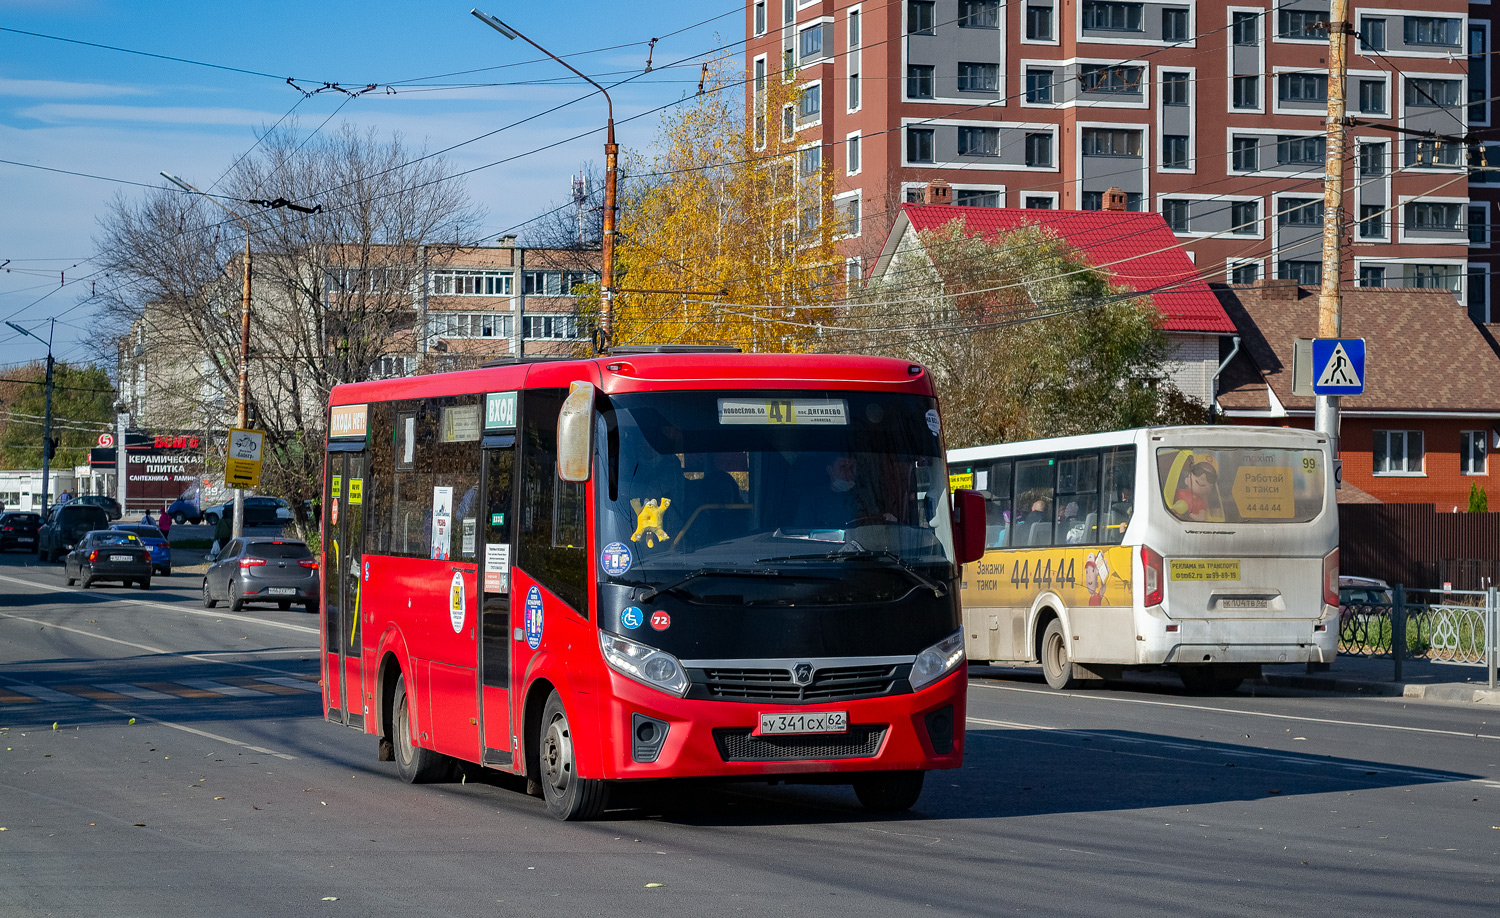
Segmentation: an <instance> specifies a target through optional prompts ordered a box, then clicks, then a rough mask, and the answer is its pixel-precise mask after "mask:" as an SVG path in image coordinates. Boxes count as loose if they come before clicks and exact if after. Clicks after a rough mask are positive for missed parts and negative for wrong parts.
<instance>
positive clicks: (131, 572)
mask: <svg viewBox="0 0 1500 918" xmlns="http://www.w3.org/2000/svg"><path fill="white" fill-rule="evenodd" d="M63 565H64V574H66V576H67V578H68V586H72V585H73V582H74V581H75V580H76V581H78V582H79V585H80V586H82V587H83V588H84V589H85V590H86V589H88V588H89V587H91V586H93V585H94V583H95V582H96V581H99V580H118V581H120V582H121V585H123V586H130V585H131V584H132V583H134V584H136V585H137V586H139V587H140V588H141V589H143V590H149V589H151V555H150V553H149V552H148V551H147V550H146V546H144V545H142V544H141V540H140V539H139V538H137V537H136V536H135V534H134V533H131V532H121V531H119V530H118V529H99V530H95V531H93V532H88V533H85V534H84V536H83V538H82V539H80V540H79V541H78V545H77V546H76V547H75V548H74V549H73V550H72V551H70V552H68V556H67V557H66V558H64V559H63Z"/></svg>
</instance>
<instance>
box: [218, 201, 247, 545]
mask: <svg viewBox="0 0 1500 918" xmlns="http://www.w3.org/2000/svg"><path fill="white" fill-rule="evenodd" d="M221 206H222V205H221ZM225 209H226V210H227V209H228V208H225ZM231 213H233V211H231ZM235 216H236V217H239V214H235ZM240 222H241V223H243V224H244V225H245V276H244V281H243V283H242V284H241V289H240V410H239V414H238V415H237V416H236V419H237V423H236V426H237V427H239V428H241V429H244V428H245V427H248V426H249V424H250V224H249V223H248V222H246V220H245V218H244V217H240ZM244 529H245V489H244V488H235V489H234V535H233V536H232V538H236V539H238V538H239V537H240V536H241V535H243V534H244Z"/></svg>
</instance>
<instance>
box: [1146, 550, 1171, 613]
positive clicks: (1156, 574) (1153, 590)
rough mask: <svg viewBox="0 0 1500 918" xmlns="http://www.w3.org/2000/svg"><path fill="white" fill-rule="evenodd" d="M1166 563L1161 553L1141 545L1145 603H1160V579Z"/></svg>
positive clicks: (1155, 604)
mask: <svg viewBox="0 0 1500 918" xmlns="http://www.w3.org/2000/svg"><path fill="white" fill-rule="evenodd" d="M1165 568H1166V564H1165V563H1164V562H1163V561H1162V558H1161V555H1158V554H1157V553H1156V552H1154V551H1152V550H1151V549H1149V548H1147V547H1146V546H1144V545H1142V546H1141V570H1143V571H1144V572H1145V574H1146V605H1148V606H1159V605H1161V598H1162V596H1161V594H1162V579H1163V573H1164V571H1165Z"/></svg>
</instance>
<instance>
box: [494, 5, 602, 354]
mask: <svg viewBox="0 0 1500 918" xmlns="http://www.w3.org/2000/svg"><path fill="white" fill-rule="evenodd" d="M469 12H470V13H471V14H473V16H474V18H476V19H478V20H479V21H480V22H482V23H484V24H485V25H487V26H489V27H490V28H492V29H494V30H495V31H496V32H499V33H500V34H501V35H504V36H505V37H506V38H509V39H511V40H515V39H517V38H519V39H521V40H522V41H524V42H526V43H527V44H528V45H531V46H532V47H533V48H535V49H537V50H538V51H540V52H542V53H543V54H545V55H547V56H548V57H550V58H552V59H553V60H554V61H557V62H558V63H559V64H562V65H563V66H564V67H566V68H568V69H569V70H571V71H573V72H574V73H575V74H577V75H578V76H579V77H580V78H581V79H582V80H584V82H586V83H588V84H589V85H590V86H592V87H594V88H595V89H597V90H599V92H600V93H602V94H603V95H604V102H605V105H606V106H608V110H609V122H608V125H607V126H606V132H605V137H604V239H603V250H604V251H603V253H602V254H601V257H600V261H601V264H600V266H599V268H600V274H601V275H602V276H601V278H600V281H599V332H598V335H597V336H596V338H595V342H594V348H595V350H598V351H600V352H603V351H605V350H606V349H608V348H609V346H610V342H611V340H612V338H613V335H614V296H615V175H616V166H617V165H618V164H619V159H620V146H619V144H617V143H615V103H614V100H613V99H611V98H610V97H609V91H608V90H606V89H605V88H604V87H603V86H600V85H599V84H598V83H595V82H594V81H593V80H591V79H589V78H588V76H586V75H585V74H584V73H583V72H582V71H580V70H579V69H578V68H576V67H574V66H573V65H572V64H570V63H568V62H567V61H565V60H563V59H562V58H560V57H558V56H557V55H556V54H553V53H552V52H551V51H548V50H547V49H546V48H543V47H542V46H541V45H539V44H537V43H536V42H534V41H532V40H531V39H529V38H527V37H526V36H525V35H522V34H521V33H520V32H519V31H517V30H516V29H514V28H511V27H510V26H508V25H506V24H505V23H503V22H501V21H500V20H498V19H496V18H495V17H494V16H491V15H489V14H488V13H481V12H480V11H479V10H476V9H471V10H469Z"/></svg>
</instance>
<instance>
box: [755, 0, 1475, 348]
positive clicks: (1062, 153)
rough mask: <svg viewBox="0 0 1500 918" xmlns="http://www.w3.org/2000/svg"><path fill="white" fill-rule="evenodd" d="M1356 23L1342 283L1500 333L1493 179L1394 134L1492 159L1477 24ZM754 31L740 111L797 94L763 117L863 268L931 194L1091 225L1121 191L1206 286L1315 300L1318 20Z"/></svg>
mask: <svg viewBox="0 0 1500 918" xmlns="http://www.w3.org/2000/svg"><path fill="white" fill-rule="evenodd" d="M1350 5H1351V17H1352V18H1353V20H1354V23H1355V26H1356V28H1357V29H1358V30H1359V32H1360V36H1361V37H1359V38H1355V39H1351V52H1350V58H1349V82H1348V111H1349V114H1350V116H1351V117H1353V118H1355V119H1356V122H1357V123H1356V124H1355V125H1354V126H1352V127H1351V128H1350V130H1349V142H1350V156H1349V168H1348V171H1347V173H1346V180H1347V186H1348V188H1349V192H1348V198H1347V201H1346V205H1345V206H1346V208H1347V212H1348V214H1349V219H1350V234H1349V237H1348V242H1349V245H1348V246H1347V248H1346V250H1345V251H1346V259H1347V261H1346V266H1345V270H1344V276H1345V278H1346V280H1347V281H1348V282H1351V283H1357V284H1360V285H1363V286H1390V287H1424V288H1446V289H1449V290H1452V291H1453V292H1454V294H1455V295H1456V296H1458V297H1459V298H1460V301H1461V302H1467V304H1468V307H1469V311H1470V314H1471V315H1473V316H1474V317H1475V318H1476V319H1477V320H1479V321H1481V322H1483V321H1491V320H1493V319H1495V318H1500V316H1497V315H1495V313H1494V312H1492V310H1491V307H1490V296H1489V286H1490V285H1489V273H1490V271H1491V267H1492V263H1493V261H1494V257H1495V256H1494V255H1492V254H1491V253H1492V252H1493V251H1494V250H1493V249H1491V247H1490V225H1491V223H1492V222H1493V220H1492V218H1493V216H1494V213H1495V206H1496V204H1500V181H1497V182H1495V183H1493V184H1492V183H1491V182H1489V181H1486V179H1487V178H1489V176H1488V175H1487V174H1485V173H1481V172H1476V173H1475V174H1473V175H1472V176H1470V175H1469V174H1468V172H1469V166H1468V156H1469V153H1470V151H1469V150H1466V149H1465V146H1464V143H1462V142H1454V141H1451V140H1444V139H1433V138H1425V137H1422V136H1420V135H1414V134H1406V133H1400V132H1397V131H1394V130H1391V129H1390V128H1392V127H1399V128H1407V129H1413V130H1426V131H1433V132H1436V133H1438V134H1441V135H1445V136H1452V137H1464V136H1472V138H1473V139H1474V142H1475V143H1474V147H1473V148H1472V149H1473V150H1475V151H1480V152H1483V151H1488V150H1489V144H1490V143H1491V141H1489V140H1488V135H1487V133H1486V132H1488V131H1489V130H1490V127H1489V124H1490V118H1491V112H1492V110H1493V108H1494V107H1493V106H1492V105H1491V103H1490V101H1489V98H1488V97H1489V95H1490V87H1491V86H1493V85H1494V84H1495V83H1496V80H1495V79H1494V78H1493V76H1494V71H1495V67H1496V64H1495V55H1493V54H1491V53H1490V52H1491V50H1492V42H1491V36H1490V23H1489V16H1490V8H1491V7H1490V4H1489V3H1475V4H1472V5H1471V4H1468V3H1463V2H1459V0H1429V2H1427V3H1424V4H1421V5H1417V4H1411V5H1410V6H1403V5H1402V4H1400V3H1396V4H1373V3H1362V2H1358V0H1353V2H1351V4H1350ZM746 18H747V34H748V36H749V40H748V42H747V64H748V67H749V70H750V72H751V75H752V79H751V81H750V84H749V85H750V87H751V88H750V91H749V96H750V98H749V100H748V104H749V105H751V106H752V107H753V108H752V110H754V111H758V110H759V108H760V106H759V105H758V102H757V99H758V98H759V95H760V93H762V92H763V91H764V89H763V87H764V86H765V83H766V81H767V80H772V79H778V78H781V77H782V75H783V74H788V75H790V77H791V78H793V79H795V80H796V81H797V82H798V84H799V85H800V86H801V87H802V89H803V93H802V95H801V101H800V102H799V104H798V105H797V106H796V107H795V108H794V109H788V110H786V111H783V112H780V113H763V114H764V115H765V116H766V117H767V118H768V120H769V121H770V122H771V123H772V124H777V125H779V126H780V129H781V130H782V131H783V132H784V133H786V134H788V135H795V136H796V137H797V138H798V139H799V141H801V142H803V143H804V144H805V148H804V152H803V153H802V156H801V165H802V168H803V169H804V170H808V171H810V170H814V169H816V168H818V167H819V166H823V167H826V168H830V169H831V170H832V171H833V173H834V175H835V177H836V189H837V190H836V195H835V205H836V206H838V207H840V208H843V209H845V210H846V211H848V215H849V217H850V220H849V224H848V225H849V226H850V228H851V234H852V235H851V238H850V239H848V240H846V242H845V246H846V250H847V251H848V253H849V255H850V257H851V260H853V259H858V260H859V262H858V267H859V269H860V270H865V271H867V270H868V268H869V265H870V261H871V259H872V258H873V256H874V255H875V254H876V253H878V251H879V246H880V243H881V242H882V241H883V240H884V239H885V237H886V233H887V230H888V228H889V227H890V225H891V224H892V223H893V222H894V220H895V218H896V214H897V212H898V211H899V205H900V204H901V203H903V202H907V201H916V200H920V196H921V189H922V188H923V186H924V185H925V184H926V183H927V182H929V181H931V180H934V179H942V180H945V181H947V182H949V183H950V184H951V185H953V187H954V189H955V195H954V197H955V203H957V204H961V205H972V206H997V207H1014V208H1046V209H1079V210H1097V209H1099V208H1100V206H1101V201H1102V197H1103V194H1104V192H1105V191H1107V190H1108V189H1109V188H1111V187H1119V188H1121V189H1123V190H1124V191H1125V193H1126V195H1127V199H1128V207H1129V209H1132V210H1153V211H1157V212H1159V213H1161V214H1162V215H1163V216H1164V217H1165V218H1166V220H1167V222H1168V224H1169V225H1170V226H1171V227H1172V229H1173V231H1174V232H1175V233H1176V235H1177V238H1178V239H1179V241H1180V242H1181V243H1182V244H1183V247H1184V249H1185V250H1186V251H1187V252H1188V253H1189V256H1190V257H1191V258H1192V259H1193V260H1194V262H1195V263H1196V264H1197V266H1198V268H1199V270H1200V271H1202V272H1203V274H1204V276H1205V277H1206V278H1207V279H1209V280H1212V281H1231V282H1235V283H1250V282H1253V281H1255V280H1259V279H1263V278H1287V279H1294V280H1296V281H1298V282H1299V283H1301V284H1303V285H1316V284H1318V283H1319V282H1320V275H1321V261H1320V251H1319V249H1320V244H1321V229H1322V224H1323V203H1322V193H1323V173H1324V140H1323V122H1324V117H1325V111H1326V94H1327V49H1328V44H1327V37H1326V33H1325V31H1324V30H1323V29H1321V28H1317V27H1316V24H1319V23H1322V22H1324V21H1326V19H1327V18H1328V3H1327V2H1320V0H1276V2H1273V0H1229V2H1220V0H1128V2H1126V0H747V3H746ZM1471 63H1472V64H1473V67H1472V68H1471ZM1381 126H1384V127H1381ZM1471 132H1473V133H1472V135H1471ZM1494 137H1495V140H1494V141H1493V143H1494V145H1496V146H1500V134H1495V135H1494ZM1493 158H1494V160H1495V164H1496V165H1497V166H1500V150H1496V151H1494V155H1493Z"/></svg>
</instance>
